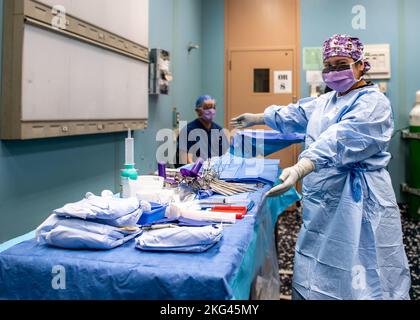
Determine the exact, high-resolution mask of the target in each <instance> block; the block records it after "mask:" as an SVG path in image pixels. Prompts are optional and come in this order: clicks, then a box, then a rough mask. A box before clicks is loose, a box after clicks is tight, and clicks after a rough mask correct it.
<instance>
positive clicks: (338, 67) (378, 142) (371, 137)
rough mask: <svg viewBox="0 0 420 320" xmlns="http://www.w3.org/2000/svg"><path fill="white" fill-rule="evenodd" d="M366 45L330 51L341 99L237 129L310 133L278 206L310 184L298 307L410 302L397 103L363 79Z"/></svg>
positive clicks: (318, 101)
mask: <svg viewBox="0 0 420 320" xmlns="http://www.w3.org/2000/svg"><path fill="white" fill-rule="evenodd" d="M363 52H364V47H363V44H362V43H361V42H360V40H359V39H357V38H352V37H349V36H347V35H334V36H333V37H331V38H330V39H328V40H327V41H326V42H325V43H324V67H325V69H324V71H323V78H324V81H325V83H326V84H327V85H328V87H330V88H332V89H333V91H332V92H329V93H327V94H324V95H322V96H320V97H318V98H307V99H303V100H300V101H299V102H298V103H297V104H292V105H289V106H287V107H280V106H271V107H269V108H267V109H266V111H265V113H264V114H244V115H242V116H239V117H237V118H235V119H233V120H232V123H231V124H232V125H233V126H234V127H236V128H246V127H251V126H254V125H261V124H266V125H268V126H270V127H271V128H273V129H275V130H278V131H280V132H281V133H305V134H306V148H305V150H304V151H303V152H302V154H301V155H300V158H299V163H298V164H296V165H295V166H294V167H291V168H287V169H285V170H284V171H283V173H282V175H281V177H280V180H281V182H282V184H280V185H279V186H277V187H275V188H273V189H272V190H271V191H270V192H269V193H268V194H267V196H277V195H280V194H282V193H284V192H285V191H287V190H288V189H290V188H291V187H293V186H294V185H295V184H296V183H297V182H298V181H299V180H300V179H303V197H304V198H303V204H304V209H303V225H302V229H301V231H300V234H299V237H298V241H297V245H296V254H295V267H294V277H293V296H294V299H311V300H324V299H339V300H342V299H346V300H350V299H357V300H361V299H371V300H382V299H385V300H400V299H410V297H409V290H410V285H411V279H410V271H409V267H408V262H407V257H406V253H405V250H404V245H403V239H402V227H401V218H400V211H399V208H398V205H397V202H396V198H395V193H394V190H393V188H392V184H391V179H390V176H389V173H388V171H387V170H386V167H387V165H388V164H389V162H390V159H391V155H390V153H388V147H389V144H390V140H391V138H392V134H393V130H394V123H393V114H392V108H391V105H390V102H389V100H388V99H387V98H386V97H385V96H384V95H383V94H382V93H381V92H380V91H379V89H378V87H377V86H376V85H373V84H372V83H370V82H366V81H365V80H364V79H363V75H364V74H365V73H366V72H367V71H368V70H369V69H370V65H369V63H368V61H366V60H364V55H363Z"/></svg>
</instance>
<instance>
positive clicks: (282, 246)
mask: <svg viewBox="0 0 420 320" xmlns="http://www.w3.org/2000/svg"><path fill="white" fill-rule="evenodd" d="M402 211H403V214H404V213H405V210H404V209H402ZM300 225H301V218H300V215H299V214H296V213H287V214H285V215H283V216H282V218H281V221H280V222H279V226H278V230H277V234H278V250H279V266H280V270H281V271H280V280H281V292H280V294H281V296H286V297H287V296H291V294H292V275H291V274H288V273H290V272H289V271H292V270H293V258H294V247H295V243H296V239H297V235H298V232H299V230H300ZM403 231H404V243H405V245H406V252H407V256H408V259H409V263H410V269H411V274H412V289H411V298H412V299H413V300H420V222H414V221H412V220H410V219H407V218H404V215H403Z"/></svg>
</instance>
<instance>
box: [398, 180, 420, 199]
mask: <svg viewBox="0 0 420 320" xmlns="http://www.w3.org/2000/svg"><path fill="white" fill-rule="evenodd" d="M401 187H402V191H403V192H404V193H409V194H412V195H415V196H418V197H420V189H415V188H410V187H409V186H408V184H406V183H403V184H402V185H401Z"/></svg>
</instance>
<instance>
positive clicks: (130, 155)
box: [125, 129, 135, 166]
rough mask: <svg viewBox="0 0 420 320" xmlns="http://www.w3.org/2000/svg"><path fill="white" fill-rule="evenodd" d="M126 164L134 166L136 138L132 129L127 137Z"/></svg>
mask: <svg viewBox="0 0 420 320" xmlns="http://www.w3.org/2000/svg"><path fill="white" fill-rule="evenodd" d="M125 165H126V166H134V165H135V163H134V139H133V137H132V136H131V129H128V137H127V138H126V139H125Z"/></svg>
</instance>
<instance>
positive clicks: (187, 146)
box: [178, 119, 229, 160]
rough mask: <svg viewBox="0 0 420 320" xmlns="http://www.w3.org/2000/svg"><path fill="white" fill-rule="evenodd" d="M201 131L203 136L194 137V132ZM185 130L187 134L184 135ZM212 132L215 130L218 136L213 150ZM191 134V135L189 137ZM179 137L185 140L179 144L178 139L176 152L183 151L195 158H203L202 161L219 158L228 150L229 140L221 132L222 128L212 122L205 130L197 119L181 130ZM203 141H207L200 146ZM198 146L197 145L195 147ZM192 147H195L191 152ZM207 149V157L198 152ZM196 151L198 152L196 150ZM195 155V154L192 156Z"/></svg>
mask: <svg viewBox="0 0 420 320" xmlns="http://www.w3.org/2000/svg"><path fill="white" fill-rule="evenodd" d="M197 129H199V130H203V131H201V132H202V133H203V134H204V136H203V135H199V136H198V135H195V134H194V132H193V131H194V130H197ZM185 130H187V134H185ZM212 130H217V133H218V134H219V136H218V140H219V141H218V142H217V143H215V148H213V150H212V143H213V141H212ZM191 133H192V135H191ZM180 137H183V138H184V137H185V138H184V139H187V141H186V142H184V143H180V141H179V140H180V138H178V150H179V151H184V152H187V153H192V154H193V155H196V156H197V157H200V158H203V159H204V160H207V159H208V158H212V157H220V156H222V155H223V154H225V153H226V152H227V151H228V150H229V140H228V138H227V136H226V134H225V132H224V131H223V128H222V127H221V126H219V125H218V124H217V123H215V122H212V126H211V129H207V128H206V127H205V126H204V125H203V124H202V123H201V121H200V120H199V119H196V120H194V121H192V122H190V123H189V124H188V125H187V127H186V128H185V127H184V128H183V129H182V130H181V133H180ZM202 138H203V139H206V140H207V144H206V142H204V143H203V144H202V145H201V141H202ZM190 140H192V141H190ZM197 144H198V145H197ZM193 147H195V148H194V149H193V150H191V149H192V148H193ZM199 147H200V148H199ZM206 148H207V155H205V154H202V152H200V151H201V150H203V149H204V150H205V149H206ZM197 149H198V150H197ZM194 153H195V154H194Z"/></svg>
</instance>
